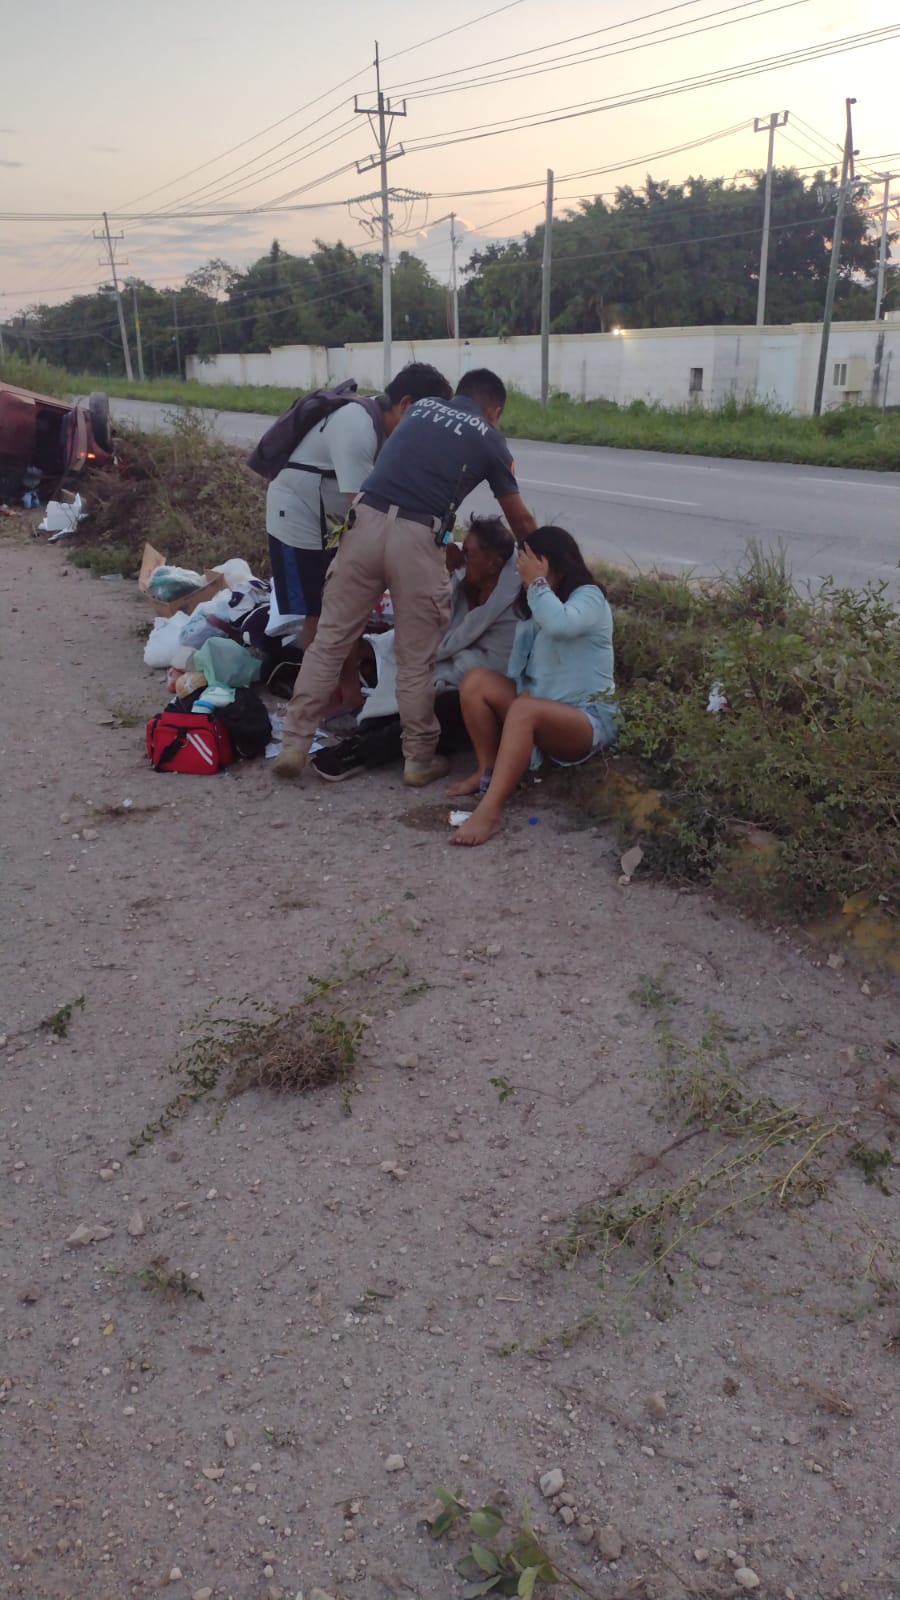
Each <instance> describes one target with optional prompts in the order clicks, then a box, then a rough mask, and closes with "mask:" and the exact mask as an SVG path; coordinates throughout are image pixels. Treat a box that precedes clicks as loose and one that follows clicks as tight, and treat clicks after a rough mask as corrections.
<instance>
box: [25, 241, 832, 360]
mask: <svg viewBox="0 0 900 1600" xmlns="http://www.w3.org/2000/svg"><path fill="white" fill-rule="evenodd" d="M822 223H823V218H822V216H821V215H820V216H817V217H803V218H800V219H798V220H795V221H794V222H784V223H775V224H773V225H772V228H771V232H772V233H787V232H790V231H792V230H794V229H797V228H809V227H815V228H821V227H822ZM762 231H763V230H762V227H761V226H759V227H753V228H737V229H733V230H730V231H728V232H724V233H712V234H695V235H690V236H688V237H687V238H683V239H667V240H658V241H657V242H656V243H650V244H637V245H629V246H627V247H625V248H623V249H621V250H589V251H581V252H578V253H577V254H573V255H564V256H560V257H559V258H558V259H559V264H560V265H566V266H568V265H569V264H571V263H577V262H581V261H606V260H614V259H617V258H621V257H622V256H630V255H641V254H648V253H655V252H656V251H658V250H676V249H684V248H686V247H687V246H691V245H699V244H710V243H716V242H719V241H721V240H724V239H738V238H746V237H752V236H755V235H761V234H762ZM377 264H378V263H377V256H374V255H373V269H377ZM504 266H505V267H507V268H509V269H514V268H516V267H529V268H534V269H535V270H537V269H538V268H540V266H541V262H540V260H539V259H538V258H536V257H535V258H530V257H519V258H517V259H516V260H515V261H508V262H505V263H504ZM347 270H350V269H349V268H348V269H347ZM339 275H340V274H335V276H339ZM374 278H375V272H374V270H373V283H374ZM325 281H327V280H325ZM274 287H275V288H276V289H277V288H280V287H281V286H280V285H279V286H274ZM359 287H361V285H358V284H356V283H354V284H350V285H348V286H347V287H346V288H345V289H336V290H333V291H331V292H330V293H329V294H325V295H316V296H313V297H308V298H301V299H299V300H298V299H296V298H294V297H292V299H291V300H289V301H288V302H286V303H285V304H284V305H282V306H277V307H269V308H267V309H269V310H271V311H273V312H275V313H276V314H277V313H278V312H279V311H287V310H291V309H301V308H304V307H307V306H312V305H320V304H324V303H325V302H327V301H330V300H335V299H340V298H341V297H342V296H343V295H347V294H352V293H354V292H355V291H356V290H357V289H358V288H359ZM258 297H259V296H258V294H255V295H254V298H258ZM256 315H257V312H256V311H255V310H253V309H250V310H247V311H245V312H241V313H238V314H236V315H235V316H232V317H214V318H212V319H210V320H209V321H207V322H185V323H182V324H181V325H180V326H181V331H182V332H183V333H189V332H191V333H198V332H201V331H202V330H203V329H205V328H212V327H216V326H218V327H228V326H230V325H232V324H234V323H237V322H249V321H252V320H253V319H254V317H255V316H256ZM115 328H116V324H115V323H109V324H105V325H104V329H109V330H110V331H115ZM104 329H96V328H89V329H84V328H77V329H66V330H57V331H54V332H53V333H52V334H51V333H43V332H42V331H40V330H35V329H34V328H30V329H29V334H30V337H31V338H32V339H33V340H34V342H35V343H38V342H51V343H57V342H59V341H61V340H64V339H68V338H77V339H80V338H84V339H88V338H92V337H95V336H96V335H97V334H98V333H102V332H103V331H104ZM7 331H8V333H9V334H10V335H11V336H13V337H15V335H16V331H17V330H16V329H15V328H14V327H12V326H10V325H7Z"/></svg>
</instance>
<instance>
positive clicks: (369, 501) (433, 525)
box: [356, 490, 441, 533]
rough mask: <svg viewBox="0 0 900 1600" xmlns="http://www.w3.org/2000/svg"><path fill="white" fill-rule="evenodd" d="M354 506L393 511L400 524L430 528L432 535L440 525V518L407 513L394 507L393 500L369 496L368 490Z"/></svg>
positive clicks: (419, 513)
mask: <svg viewBox="0 0 900 1600" xmlns="http://www.w3.org/2000/svg"><path fill="white" fill-rule="evenodd" d="M356 504H357V505H360V506H371V507H372V510H373V511H393V512H394V514H395V516H396V517H398V518H399V520H400V521H401V522H418V523H420V525H421V526H422V527H423V528H430V529H431V531H432V533H435V532H436V531H437V529H438V528H439V527H440V525H441V519H440V517H432V516H429V514H428V512H427V511H407V510H406V509H405V507H403V506H398V505H395V504H394V501H393V500H385V499H384V498H383V497H382V496H381V495H380V494H369V492H368V490H366V491H365V492H364V493H363V494H361V495H359V497H358V499H357V501H356Z"/></svg>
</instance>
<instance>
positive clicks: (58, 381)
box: [0, 351, 103, 397]
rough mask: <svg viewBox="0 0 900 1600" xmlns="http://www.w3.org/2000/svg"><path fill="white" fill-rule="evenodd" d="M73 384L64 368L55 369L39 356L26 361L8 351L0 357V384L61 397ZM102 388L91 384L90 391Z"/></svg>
mask: <svg viewBox="0 0 900 1600" xmlns="http://www.w3.org/2000/svg"><path fill="white" fill-rule="evenodd" d="M74 382H75V380H74V378H73V377H72V374H71V372H67V371H66V369H65V367H55V366H53V365H52V363H51V362H49V361H44V360H43V358H42V357H40V356H38V357H37V358H36V359H35V360H33V361H26V360H25V357H24V356H14V355H11V354H10V353H9V352H8V351H7V352H5V353H4V354H3V355H0V383H14V384H17V385H18V387H19V388H20V389H36V390H37V391H38V393H39V394H52V395H58V396H60V397H61V396H63V395H66V394H68V393H69V391H70V390H71V387H72V384H73V383H74ZM102 387H103V385H102V384H101V383H93V382H92V383H91V388H92V389H100V388H102Z"/></svg>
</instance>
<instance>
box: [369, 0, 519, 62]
mask: <svg viewBox="0 0 900 1600" xmlns="http://www.w3.org/2000/svg"><path fill="white" fill-rule="evenodd" d="M521 4H522V0H506V4H505V5H502V6H496V7H495V9H494V10H493V11H485V12H482V14H481V15H480V16H477V17H470V18H469V21H468V22H459V23H457V25H456V27H455V28H447V30H446V31H445V32H444V33H433V34H432V35H431V38H430V39H420V41H419V43H418V44H409V45H407V46H406V48H405V49H404V50H394V51H393V52H392V54H391V55H389V56H385V57H384V60H385V61H398V60H399V59H400V57H401V56H408V55H411V54H412V52H413V51H414V50H424V48H425V46H426V45H427V44H436V43H437V41H438V39H449V37H450V35H451V33H462V32H463V30H464V29H465V28H474V27H475V26H476V24H477V23H479V22H487V20H488V18H489V17H499V15H500V13H501V11H512V9H513V7H514V6H519V5H521Z"/></svg>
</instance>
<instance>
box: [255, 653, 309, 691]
mask: <svg viewBox="0 0 900 1600" xmlns="http://www.w3.org/2000/svg"><path fill="white" fill-rule="evenodd" d="M271 642H272V643H273V644H276V643H277V640H275V639H273V640H272V641H271ZM302 663H303V651H302V650H301V648H300V646H299V645H298V644H286V645H283V646H282V648H281V650H280V651H279V652H278V653H277V654H276V653H275V652H274V651H273V652H272V653H271V654H268V653H267V654H266V655H265V657H264V658H263V664H262V674H261V682H262V683H263V685H264V687H265V688H266V689H268V691H269V693H270V694H274V695H275V696H276V697H277V698H278V699H279V700H290V698H291V695H292V694H293V692H294V684H295V683H296V682H297V676H298V673H299V671H300V667H301V665H302Z"/></svg>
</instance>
